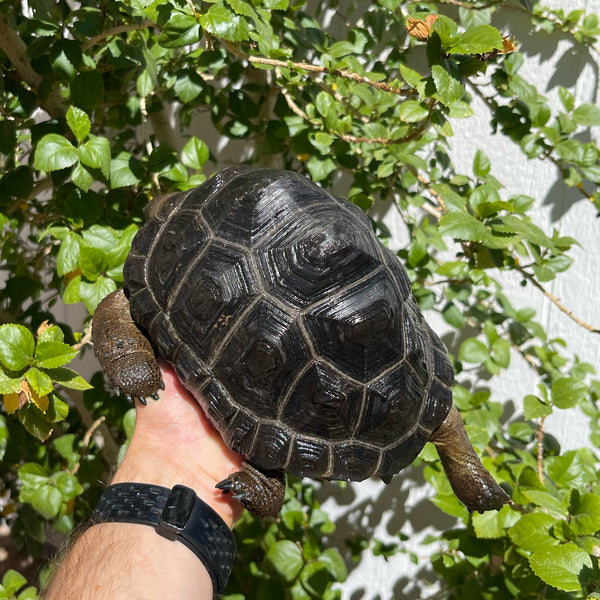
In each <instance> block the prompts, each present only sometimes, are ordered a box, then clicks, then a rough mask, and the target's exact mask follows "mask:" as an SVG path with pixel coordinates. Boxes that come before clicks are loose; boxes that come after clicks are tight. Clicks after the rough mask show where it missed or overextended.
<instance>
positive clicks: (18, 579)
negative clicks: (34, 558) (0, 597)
mask: <svg viewBox="0 0 600 600" xmlns="http://www.w3.org/2000/svg"><path fill="white" fill-rule="evenodd" d="M26 583H27V579H26V578H25V577H23V575H21V573H19V572H17V571H15V570H14V569H9V570H8V571H6V573H5V574H4V577H2V587H3V588H4V591H6V592H7V593H8V596H7V598H10V596H12V595H14V594H15V593H16V592H17V591H18V590H20V589H21V588H22V587H23V586H24V585H25V584H26ZM0 593H1V592H0Z"/></svg>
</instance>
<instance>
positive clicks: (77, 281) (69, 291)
mask: <svg viewBox="0 0 600 600" xmlns="http://www.w3.org/2000/svg"><path fill="white" fill-rule="evenodd" d="M80 287H81V275H77V276H76V277H73V279H71V281H69V283H68V284H67V287H66V288H65V291H64V293H63V301H64V303H65V304H77V303H78V302H81V294H80V293H79V289H80Z"/></svg>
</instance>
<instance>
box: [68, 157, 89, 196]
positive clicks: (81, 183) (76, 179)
mask: <svg viewBox="0 0 600 600" xmlns="http://www.w3.org/2000/svg"><path fill="white" fill-rule="evenodd" d="M71 181H73V183H74V184H75V185H76V186H77V187H78V188H79V189H80V190H83V191H84V192H87V191H88V190H89V189H90V188H91V187H92V184H93V183H94V178H93V176H92V174H91V173H90V172H89V171H88V170H87V169H86V168H85V167H84V166H83V165H82V164H81V163H77V165H76V166H75V168H74V169H73V171H72V172H71Z"/></svg>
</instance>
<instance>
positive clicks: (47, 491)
mask: <svg viewBox="0 0 600 600" xmlns="http://www.w3.org/2000/svg"><path fill="white" fill-rule="evenodd" d="M29 502H30V504H31V505H32V506H33V508H35V510H37V512H39V513H40V514H41V515H42V516H43V517H44V518H46V519H52V518H54V517H56V515H58V511H59V510H60V507H61V506H62V502H63V499H62V494H61V493H60V491H59V490H58V489H56V487H55V486H53V485H49V484H46V485H42V486H40V487H39V488H38V489H37V490H36V491H35V492H34V494H33V496H32V498H31V500H30V501H29Z"/></svg>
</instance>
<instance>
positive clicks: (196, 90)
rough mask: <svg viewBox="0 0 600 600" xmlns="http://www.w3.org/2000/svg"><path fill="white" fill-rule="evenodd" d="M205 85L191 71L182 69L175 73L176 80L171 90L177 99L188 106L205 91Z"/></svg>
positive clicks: (194, 72) (196, 74) (200, 78)
mask: <svg viewBox="0 0 600 600" xmlns="http://www.w3.org/2000/svg"><path fill="white" fill-rule="evenodd" d="M205 87H206V84H205V82H204V80H203V79H202V77H200V75H198V73H196V71H194V70H192V69H182V70H181V71H179V72H178V73H177V79H176V81H175V85H174V86H173V89H174V90H175V93H176V94H177V95H178V96H179V99H180V100H181V101H182V102H183V103H184V104H188V103H189V102H192V100H195V99H196V98H197V97H198V96H199V95H200V94H201V93H202V91H203V90H204V89H205Z"/></svg>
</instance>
